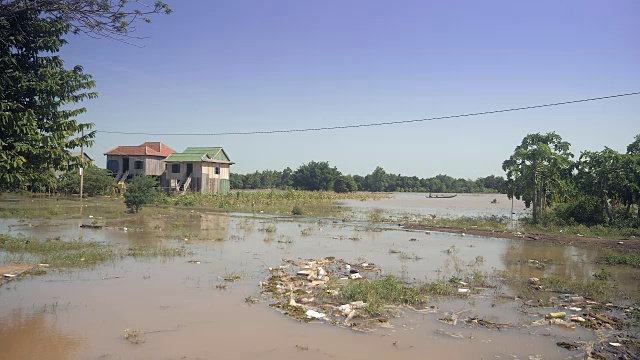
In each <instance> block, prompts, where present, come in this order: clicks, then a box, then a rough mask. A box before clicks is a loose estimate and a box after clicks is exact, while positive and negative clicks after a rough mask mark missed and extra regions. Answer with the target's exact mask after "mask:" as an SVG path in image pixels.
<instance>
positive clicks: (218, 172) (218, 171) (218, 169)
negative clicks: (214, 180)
mask: <svg viewBox="0 0 640 360" xmlns="http://www.w3.org/2000/svg"><path fill="white" fill-rule="evenodd" d="M216 175H220V167H218V166H216Z"/></svg>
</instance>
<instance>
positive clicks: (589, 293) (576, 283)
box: [540, 276, 617, 302]
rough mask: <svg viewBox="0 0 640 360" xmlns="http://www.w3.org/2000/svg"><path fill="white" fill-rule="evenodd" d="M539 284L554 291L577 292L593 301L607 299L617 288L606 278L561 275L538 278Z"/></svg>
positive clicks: (613, 294)
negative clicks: (578, 277) (584, 278)
mask: <svg viewBox="0 0 640 360" xmlns="http://www.w3.org/2000/svg"><path fill="white" fill-rule="evenodd" d="M540 284H541V285H542V286H543V287H545V288H547V289H549V290H552V291H554V292H556V293H562V294H565V293H570V294H578V295H581V296H584V297H587V298H590V299H593V300H595V301H601V302H604V301H609V300H610V299H612V298H613V297H614V296H615V295H616V293H617V290H616V289H615V287H614V286H613V285H612V284H611V283H610V282H608V281H606V280H599V279H594V280H581V279H567V278H563V277H557V276H551V277H545V278H541V279H540Z"/></svg>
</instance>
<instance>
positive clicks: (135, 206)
mask: <svg viewBox="0 0 640 360" xmlns="http://www.w3.org/2000/svg"><path fill="white" fill-rule="evenodd" d="M157 184H158V181H157V180H156V179H155V178H152V177H150V176H135V177H134V178H133V180H131V182H130V183H129V185H128V186H127V191H126V192H125V193H124V203H125V204H126V205H127V208H129V211H131V212H132V213H137V212H138V211H140V209H141V208H142V205H146V204H151V203H152V202H153V201H154V199H155V197H156V191H155V189H154V187H155V186H156V185H157Z"/></svg>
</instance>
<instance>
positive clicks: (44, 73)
mask: <svg viewBox="0 0 640 360" xmlns="http://www.w3.org/2000/svg"><path fill="white" fill-rule="evenodd" d="M170 12H171V9H169V7H168V6H167V5H166V4H164V3H162V2H156V3H154V4H153V5H152V6H147V5H145V4H144V3H143V2H140V1H137V0H116V1H112V0H0V129H1V131H0V190H2V189H7V188H21V187H23V186H24V184H26V183H30V184H35V183H37V182H38V181H39V180H38V177H39V176H42V174H48V173H50V172H51V171H52V170H66V169H67V168H71V169H74V168H76V169H77V167H79V166H80V157H78V156H75V157H74V156H72V155H71V154H70V153H69V152H68V151H67V150H68V149H72V148H77V147H80V146H82V145H84V146H90V145H92V143H93V142H92V139H93V138H94V136H95V132H93V131H90V129H91V128H92V124H90V123H79V122H78V121H77V120H76V117H77V116H78V115H80V114H82V113H84V112H85V111H86V110H85V108H83V107H75V106H74V104H77V103H79V102H81V101H83V100H86V99H90V98H94V97H96V96H97V93H95V92H91V91H90V89H92V88H93V87H94V86H95V83H94V81H93V80H92V78H91V76H90V75H87V74H85V73H84V72H83V69H82V67H81V66H74V67H73V68H71V69H68V68H65V66H64V62H63V61H62V59H61V58H60V56H58V55H57V53H58V52H59V50H60V48H61V47H62V46H63V45H64V44H66V40H65V39H64V38H63V36H65V34H68V33H69V32H75V33H79V32H84V33H87V34H89V35H90V36H92V37H96V36H98V37H108V38H111V39H116V40H120V41H125V42H128V41H129V40H130V39H132V38H135V36H133V35H132V33H133V32H134V31H135V29H136V25H137V23H138V22H139V21H143V22H149V21H150V20H149V16H150V15H152V14H157V13H170ZM83 130H87V132H86V133H85V135H84V136H80V135H79V134H81V133H82V131H83Z"/></svg>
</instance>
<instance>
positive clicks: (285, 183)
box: [278, 167, 293, 189]
mask: <svg viewBox="0 0 640 360" xmlns="http://www.w3.org/2000/svg"><path fill="white" fill-rule="evenodd" d="M291 186H293V170H291V168H290V167H287V168H286V169H284V170H282V175H280V182H279V183H278V187H279V188H281V189H287V188H290V187H291Z"/></svg>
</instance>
